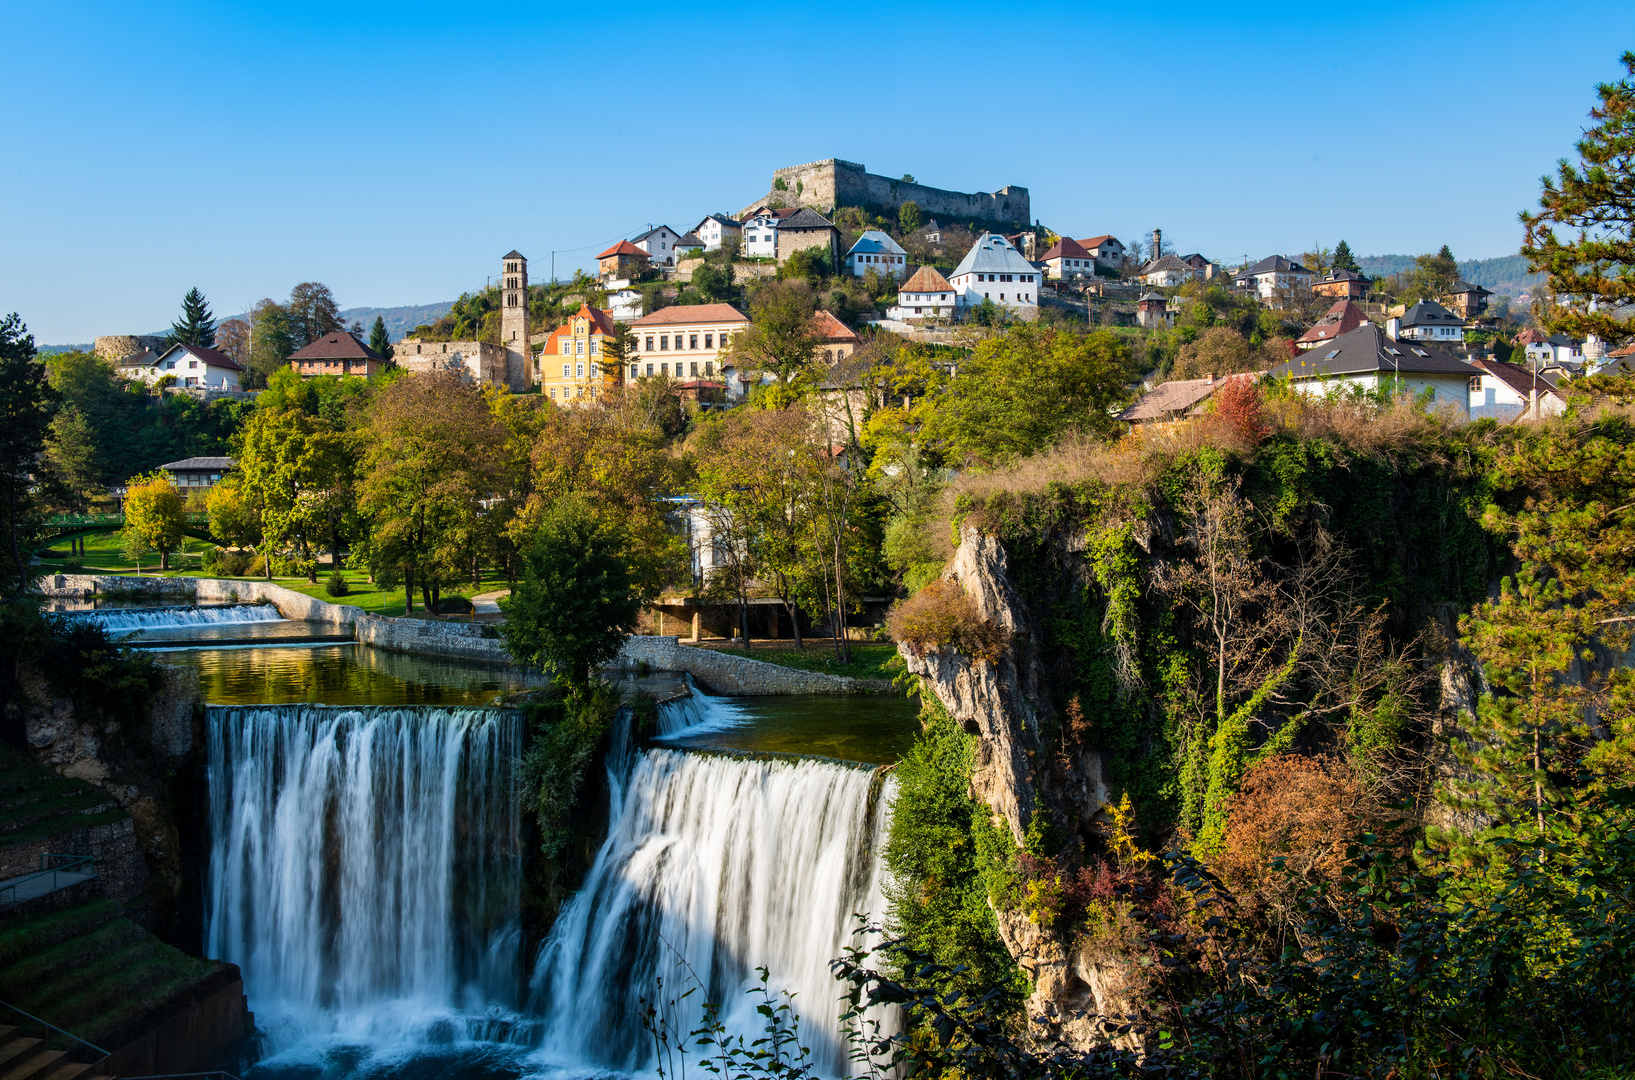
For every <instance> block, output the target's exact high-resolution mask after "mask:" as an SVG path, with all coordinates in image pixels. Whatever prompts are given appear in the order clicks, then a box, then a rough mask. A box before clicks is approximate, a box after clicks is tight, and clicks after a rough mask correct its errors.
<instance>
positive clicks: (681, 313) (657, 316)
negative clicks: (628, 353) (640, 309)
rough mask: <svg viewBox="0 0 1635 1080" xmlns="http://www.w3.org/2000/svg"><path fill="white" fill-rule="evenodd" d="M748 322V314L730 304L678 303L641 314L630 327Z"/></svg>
mask: <svg viewBox="0 0 1635 1080" xmlns="http://www.w3.org/2000/svg"><path fill="white" fill-rule="evenodd" d="M720 322H739V323H747V322H749V316H748V315H745V314H744V313H743V312H741V311H739V310H738V309H737V308H735V307H733V306H732V305H731V304H678V305H675V306H674V307H667V308H659V309H658V310H657V311H655V312H653V314H651V315H643V316H642V317H641V318H639V319H637V320H636V321H635V322H633V323H631V324H630V325H631V327H632V328H635V327H638V326H672V325H674V324H676V323H720Z"/></svg>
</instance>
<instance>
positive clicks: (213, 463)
mask: <svg viewBox="0 0 1635 1080" xmlns="http://www.w3.org/2000/svg"><path fill="white" fill-rule="evenodd" d="M159 467H160V468H161V469H167V470H169V469H231V468H232V467H233V459H232V458H230V457H190V458H183V459H182V460H180V461H172V462H170V463H169V464H167V465H161V466H159Z"/></svg>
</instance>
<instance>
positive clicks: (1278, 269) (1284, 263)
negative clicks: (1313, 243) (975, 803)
mask: <svg viewBox="0 0 1635 1080" xmlns="http://www.w3.org/2000/svg"><path fill="white" fill-rule="evenodd" d="M1309 273H1311V271H1310V270H1307V269H1306V268H1305V267H1304V266H1301V265H1300V264H1299V263H1297V262H1295V261H1294V260H1293V259H1285V258H1284V257H1283V256H1281V255H1268V256H1266V257H1265V258H1264V259H1262V260H1260V261H1259V262H1257V263H1255V265H1253V266H1251V267H1250V268H1249V269H1247V270H1239V271H1238V273H1237V276H1238V277H1246V276H1248V275H1250V274H1309Z"/></svg>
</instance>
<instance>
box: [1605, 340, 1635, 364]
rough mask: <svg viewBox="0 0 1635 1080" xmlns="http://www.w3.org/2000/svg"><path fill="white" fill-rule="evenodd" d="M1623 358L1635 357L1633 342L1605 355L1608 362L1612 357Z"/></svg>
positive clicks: (1634, 343) (1634, 344)
mask: <svg viewBox="0 0 1635 1080" xmlns="http://www.w3.org/2000/svg"><path fill="white" fill-rule="evenodd" d="M1625 356H1635V342H1631V343H1630V344H1628V345H1625V346H1623V347H1622V348H1619V349H1613V350H1612V351H1611V352H1609V353H1607V359H1609V360H1610V359H1612V358H1613V357H1619V358H1622V357H1625Z"/></svg>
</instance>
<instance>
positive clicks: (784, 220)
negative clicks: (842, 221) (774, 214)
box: [778, 206, 839, 232]
mask: <svg viewBox="0 0 1635 1080" xmlns="http://www.w3.org/2000/svg"><path fill="white" fill-rule="evenodd" d="M834 227H835V223H834V222H832V221H830V220H829V219H828V218H826V217H824V216H823V215H822V214H820V213H818V212H817V211H816V210H809V209H807V208H806V207H804V206H802V207H800V208H799V209H798V210H795V211H794V212H793V213H791V214H789V215H788V216H787V217H785V216H784V215H783V214H782V213H781V212H780V213H779V215H778V228H780V229H833V228H834ZM836 231H837V232H838V231H839V230H836Z"/></svg>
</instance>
